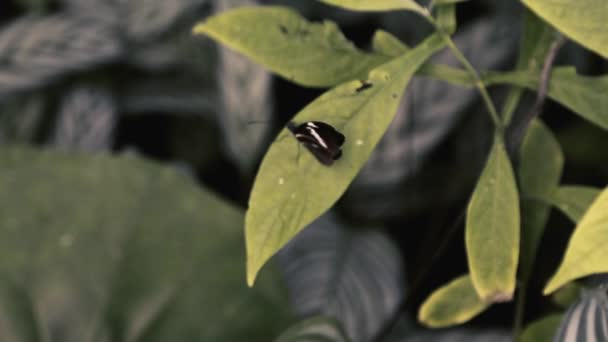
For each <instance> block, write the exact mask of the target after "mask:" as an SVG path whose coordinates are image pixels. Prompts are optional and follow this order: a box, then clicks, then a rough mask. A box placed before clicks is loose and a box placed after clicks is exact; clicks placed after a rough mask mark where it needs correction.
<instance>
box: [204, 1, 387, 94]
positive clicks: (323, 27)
mask: <svg viewBox="0 0 608 342" xmlns="http://www.w3.org/2000/svg"><path fill="white" fill-rule="evenodd" d="M194 33H195V34H205V35H208V36H209V37H211V38H213V39H215V40H217V41H219V42H220V43H222V44H225V45H226V46H228V47H230V48H231V49H234V50H235V51H238V52H240V53H242V54H244V55H245V56H247V57H249V58H251V59H252V60H254V61H255V62H257V63H259V64H261V65H263V66H265V67H266V68H268V69H270V70H271V71H273V72H275V73H277V74H279V75H280V76H282V77H284V78H286V79H288V80H290V81H292V82H295V83H298V84H301V85H305V86H311V87H329V86H334V85H336V84H339V83H342V82H346V81H349V80H353V79H356V78H365V76H366V75H367V72H368V71H369V70H370V69H372V68H374V67H376V66H378V65H381V64H383V63H385V62H386V61H387V57H386V56H381V55H375V54H370V53H365V52H363V51H360V50H358V49H357V48H356V47H355V46H354V45H353V44H352V43H351V42H349V41H348V40H347V39H346V38H345V37H344V35H343V34H342V32H340V30H339V28H338V27H337V26H336V24H334V23H332V22H329V21H325V22H323V23H311V22H309V21H307V20H306V19H305V18H303V17H302V16H300V15H299V14H298V13H296V12H294V11H292V10H291V9H288V8H285V7H275V6H263V7H241V8H237V9H234V10H230V11H226V12H222V13H220V14H218V15H215V16H213V17H211V18H208V19H207V20H205V21H204V22H202V23H199V24H197V25H196V26H195V27H194Z"/></svg>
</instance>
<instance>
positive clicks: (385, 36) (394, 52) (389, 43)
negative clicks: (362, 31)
mask: <svg viewBox="0 0 608 342" xmlns="http://www.w3.org/2000/svg"><path fill="white" fill-rule="evenodd" d="M410 49H411V48H410V47H409V46H407V45H405V44H404V43H403V42H402V41H400V40H399V39H398V38H397V37H395V36H393V35H392V34H390V33H388V32H386V31H384V30H377V31H376V32H375V33H374V37H373V38H372V50H373V51H374V52H375V53H377V54H380V55H385V56H387V57H398V56H400V55H403V54H404V53H406V52H408V51H409V50H410Z"/></svg>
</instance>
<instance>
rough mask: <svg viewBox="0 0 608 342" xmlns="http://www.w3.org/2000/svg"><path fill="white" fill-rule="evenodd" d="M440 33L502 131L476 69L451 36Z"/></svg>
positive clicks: (498, 128)
mask: <svg viewBox="0 0 608 342" xmlns="http://www.w3.org/2000/svg"><path fill="white" fill-rule="evenodd" d="M440 35H441V37H442V38H443V40H444V41H445V43H446V44H447V45H448V47H449V48H450V50H452V53H453V54H454V56H455V57H456V59H458V61H459V62H460V64H462V66H464V68H465V69H466V70H467V71H468V72H469V75H470V76H471V77H472V78H473V80H474V81H475V87H476V88H477V90H478V91H479V93H480V94H481V97H482V98H483V101H484V103H485V105H486V108H487V109H488V112H489V113H490V117H491V118H492V122H494V125H495V126H496V129H497V130H499V131H500V132H502V131H504V124H503V122H502V121H501V120H500V117H499V116H498V112H497V111H496V107H495V106H494V103H493V102H492V99H491V98H490V94H488V90H487V89H486V86H485V84H484V83H483V81H482V80H481V77H479V73H477V70H475V68H474V67H473V66H472V65H471V63H469V61H468V60H467V58H466V57H465V56H464V55H463V54H462V52H460V50H459V49H458V47H457V46H456V44H454V41H453V40H452V38H451V37H450V36H448V35H447V34H445V33H443V32H440Z"/></svg>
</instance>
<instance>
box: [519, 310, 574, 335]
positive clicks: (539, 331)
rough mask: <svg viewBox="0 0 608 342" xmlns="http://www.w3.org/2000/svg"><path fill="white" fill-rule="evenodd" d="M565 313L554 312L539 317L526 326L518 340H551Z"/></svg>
mask: <svg viewBox="0 0 608 342" xmlns="http://www.w3.org/2000/svg"><path fill="white" fill-rule="evenodd" d="M563 317H564V315H563V314H552V315H548V316H545V317H543V318H541V319H538V320H536V321H534V322H532V323H530V324H528V326H527V327H526V329H524V331H523V332H522V333H521V336H519V339H518V340H517V341H518V342H551V341H553V336H555V333H556V331H557V328H558V327H559V322H561V320H562V318H563Z"/></svg>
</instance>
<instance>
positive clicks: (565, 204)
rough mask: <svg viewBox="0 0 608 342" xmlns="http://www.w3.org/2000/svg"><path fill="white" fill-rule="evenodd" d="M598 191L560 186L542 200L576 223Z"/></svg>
mask: <svg viewBox="0 0 608 342" xmlns="http://www.w3.org/2000/svg"><path fill="white" fill-rule="evenodd" d="M600 191H601V190H600V189H597V188H593V187H589V186H576V185H569V186H561V187H559V188H558V189H557V190H555V191H554V192H553V193H552V194H551V195H550V196H545V197H542V198H543V199H544V200H545V201H547V202H549V203H551V204H553V205H554V206H555V207H557V208H558V209H559V210H561V211H562V212H563V213H564V214H566V216H568V217H569V218H570V219H571V220H572V221H573V222H575V223H578V222H579V221H580V220H581V218H582V217H583V214H584V213H585V211H587V209H589V206H591V203H593V200H595V199H596V198H597V196H598V195H599V194H600Z"/></svg>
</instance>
